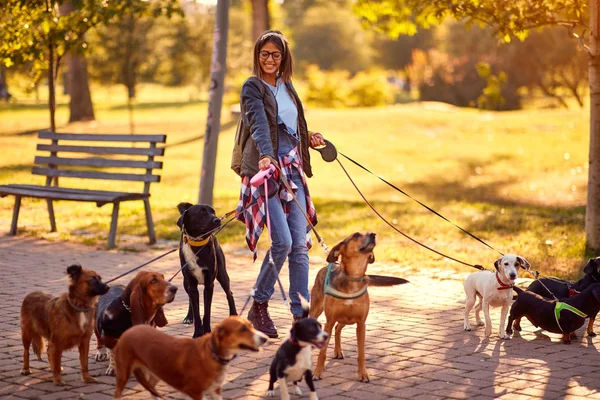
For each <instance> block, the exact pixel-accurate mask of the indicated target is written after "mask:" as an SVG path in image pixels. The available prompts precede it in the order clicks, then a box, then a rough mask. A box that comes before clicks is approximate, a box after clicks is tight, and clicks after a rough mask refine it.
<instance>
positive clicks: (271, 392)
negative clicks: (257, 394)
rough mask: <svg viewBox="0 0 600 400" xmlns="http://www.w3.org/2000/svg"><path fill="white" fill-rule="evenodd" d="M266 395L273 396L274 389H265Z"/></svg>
mask: <svg viewBox="0 0 600 400" xmlns="http://www.w3.org/2000/svg"><path fill="white" fill-rule="evenodd" d="M267 397H275V391H274V390H267Z"/></svg>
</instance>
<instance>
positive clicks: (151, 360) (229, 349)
mask: <svg viewBox="0 0 600 400" xmlns="http://www.w3.org/2000/svg"><path fill="white" fill-rule="evenodd" d="M266 341H267V336H266V335H264V334H263V333H261V332H259V331H257V330H255V329H254V328H253V327H252V324H251V323H250V321H248V320H246V319H244V318H242V317H238V316H231V317H229V318H227V319H225V320H224V321H223V322H221V323H220V324H217V325H216V326H215V327H214V329H213V332H212V333H207V334H205V335H204V336H201V337H199V338H197V339H191V338H184V337H174V336H169V335H167V334H166V333H162V332H159V331H158V330H156V329H152V328H151V327H150V326H147V325H137V326H134V327H133V328H131V329H128V330H127V332H125V333H124V334H123V336H121V339H119V342H118V343H117V347H116V349H115V356H116V360H117V388H116V390H115V397H114V398H115V399H119V398H121V393H122V392H123V389H124V388H125V385H126V384H127V380H128V379H129V376H130V375H131V373H132V372H133V374H134V376H135V378H136V379H137V381H138V382H139V383H140V384H141V385H142V386H143V387H144V388H146V390H148V391H149V392H150V393H152V394H153V395H154V396H156V397H160V395H159V394H158V392H157V391H156V388H155V386H156V384H157V383H158V381H159V380H160V381H164V382H165V383H167V384H168V385H170V386H172V387H173V388H175V389H177V390H179V391H180V392H182V393H184V394H186V395H188V396H190V397H191V398H192V399H194V400H202V396H203V393H204V392H207V393H208V394H210V396H211V397H212V398H213V399H221V387H222V386H223V382H224V380H225V372H226V367H227V364H228V363H229V362H230V361H231V360H232V359H233V358H234V357H235V356H236V354H237V353H239V352H240V351H258V350H259V347H260V346H261V345H263V344H264V343H265V342H266Z"/></svg>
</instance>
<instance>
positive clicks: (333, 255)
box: [327, 240, 346, 263]
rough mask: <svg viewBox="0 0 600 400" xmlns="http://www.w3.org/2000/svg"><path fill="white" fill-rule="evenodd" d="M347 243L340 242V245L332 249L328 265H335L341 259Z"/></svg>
mask: <svg viewBox="0 0 600 400" xmlns="http://www.w3.org/2000/svg"><path fill="white" fill-rule="evenodd" d="M345 244H346V243H345V242H344V241H343V240H342V241H341V242H339V243H338V244H336V245H335V246H333V248H332V249H331V251H330V252H329V254H328V255H327V262H328V263H334V262H336V261H337V260H338V258H339V257H340V253H341V251H342V246H344V245H345Z"/></svg>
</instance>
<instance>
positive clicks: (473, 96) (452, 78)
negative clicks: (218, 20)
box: [0, 0, 587, 119]
mask: <svg viewBox="0 0 600 400" xmlns="http://www.w3.org/2000/svg"><path fill="white" fill-rule="evenodd" d="M352 3H353V2H351V1H350V0H284V1H282V2H275V1H272V0H270V1H267V0H235V1H232V2H231V9H230V32H229V46H228V55H227V69H228V71H227V81H226V83H227V85H228V87H229V89H230V91H229V94H228V95H227V96H226V101H227V102H229V103H235V102H237V101H238V94H239V87H240V86H241V83H242V82H243V80H244V79H245V77H247V76H248V74H249V72H250V71H251V63H252V57H251V54H252V46H253V43H254V40H255V36H257V34H256V32H258V31H262V30H263V29H264V27H266V26H269V25H270V26H271V27H276V28H279V29H281V30H282V31H283V32H284V33H285V34H286V36H287V37H288V38H289V39H290V42H291V45H292V47H293V49H294V55H295V56H296V66H297V69H296V79H297V80H299V81H300V82H301V83H303V84H304V91H305V95H306V96H307V98H308V101H309V102H311V103H313V104H315V105H318V106H324V107H351V106H374V105H381V104H386V103H394V102H397V101H404V100H410V99H414V98H418V99H420V100H433V101H444V102H447V103H450V104H454V105H457V106H473V107H481V108H488V109H501V110H508V109H518V108H521V107H522V106H523V104H524V101H526V100H528V99H530V98H536V99H540V98H543V99H545V100H546V101H544V104H547V105H551V106H564V107H567V106H569V105H575V104H578V105H580V106H583V104H584V98H585V95H586V87H587V57H586V54H585V52H583V51H581V49H580V46H578V42H577V41H576V40H574V39H573V38H572V37H570V36H569V34H568V32H567V30H566V29H564V28H561V27H555V28H550V29H545V30H543V31H534V32H531V33H530V35H529V36H528V37H527V38H525V39H524V40H523V41H520V40H513V41H512V42H510V43H502V44H501V43H499V42H498V40H497V38H496V37H495V36H494V32H493V31H492V29H491V28H489V27H481V26H478V25H472V26H469V27H465V23H461V22H455V21H446V22H444V23H443V24H441V25H439V26H436V27H430V28H426V29H425V28H422V29H420V30H418V31H417V30H416V29H415V30H412V31H409V33H411V35H402V36H399V37H398V38H397V39H392V38H390V37H389V36H387V35H384V34H383V33H377V32H376V31H373V30H365V29H364V27H363V26H362V25H361V19H359V17H358V16H357V15H356V13H355V12H353V8H352V7H353V4H352ZM179 4H180V6H181V8H182V13H181V14H178V13H176V14H174V15H171V14H170V15H169V17H167V16H164V15H161V14H160V13H158V14H156V13H151V12H150V13H149V12H146V13H142V12H138V11H136V10H131V9H130V10H125V11H123V12H122V13H121V15H120V18H118V19H114V20H113V21H111V23H107V24H98V25H97V26H95V27H94V28H93V29H90V30H89V32H87V33H86V36H85V42H84V44H83V46H82V47H80V48H79V50H80V51H79V52H78V53H77V55H78V56H80V57H83V56H84V55H85V59H84V60H85V62H86V66H87V71H86V70H85V68H83V67H82V66H81V64H79V66H78V65H77V64H75V65H73V63H72V62H69V63H68V64H67V66H66V68H64V70H65V72H68V71H69V70H73V69H76V68H79V70H80V71H81V70H82V68H83V72H87V74H88V75H89V79H90V80H92V81H94V82H98V83H101V84H122V85H124V91H125V94H126V98H127V99H128V100H132V99H135V96H136V85H137V84H138V83H140V82H151V83H158V84H163V85H169V86H183V85H191V86H193V87H197V88H198V93H199V94H200V93H203V92H204V91H205V90H206V89H207V85H208V80H209V67H210V57H211V51H212V32H213V31H212V29H213V24H214V18H215V15H214V14H215V11H214V6H205V5H200V4H196V3H194V2H189V1H183V0H181V1H180V3H179ZM253 20H254V23H253ZM257 20H258V21H257ZM465 28H466V29H465ZM81 50H85V52H82V51H81ZM33 70H34V68H33V65H32V63H31V62H25V63H22V64H20V65H12V66H10V67H9V68H7V69H6V70H5V71H2V72H3V73H0V77H1V78H0V85H5V87H8V88H9V90H8V91H9V92H10V86H11V85H23V86H26V87H28V88H30V89H32V88H35V87H36V86H38V85H39V84H40V83H45V78H44V76H43V75H41V74H39V73H36V72H35V71H33ZM61 77H64V79H61ZM66 77H68V75H67V74H63V75H59V76H58V78H59V81H62V82H63V83H64V84H66V86H67V87H66V90H67V92H69V93H71V94H73V93H75V92H73V93H72V91H73V89H79V87H80V86H82V85H83V84H82V83H81V82H82V79H83V80H84V81H85V80H87V79H88V77H87V75H86V74H83V76H82V77H81V78H80V79H79V81H78V82H79V83H76V84H73V83H72V84H71V85H69V82H70V81H69V79H68V78H66ZM74 85H75V86H78V87H77V88H73V86H74ZM301 86H302V85H301ZM0 91H1V88H0ZM92 97H93V96H92ZM124 99H125V96H124ZM78 103H82V102H81V101H78ZM90 112H91V113H92V114H91V118H92V119H93V111H89V112H88V114H89V113H90ZM83 114H85V112H84V113H83Z"/></svg>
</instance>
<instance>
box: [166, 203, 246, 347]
mask: <svg viewBox="0 0 600 400" xmlns="http://www.w3.org/2000/svg"><path fill="white" fill-rule="evenodd" d="M177 209H178V210H179V213H180V214H181V216H180V217H179V220H178V221H177V225H178V226H179V228H180V229H181V239H180V242H179V246H180V247H179V260H180V262H181V266H182V268H183V266H184V265H186V267H185V268H183V269H182V273H183V287H184V288H185V291H186V293H187V294H188V297H189V307H188V313H187V316H186V317H185V318H184V319H183V323H184V324H190V323H192V322H193V323H194V337H195V338H197V337H200V336H202V335H204V334H205V333H207V332H210V310H211V306H212V299H213V292H214V283H215V279H216V280H217V281H219V283H220V284H221V287H222V288H223V290H224V291H225V295H226V296H227V303H228V304H229V315H237V311H236V309H235V301H234V300H233V294H232V293H231V288H230V285H229V275H228V274H227V269H226V266H225V255H224V254H223V250H222V249H221V246H220V245H219V242H218V241H217V238H216V237H215V236H214V235H213V234H212V233H213V232H214V231H215V229H217V228H218V227H219V226H221V220H220V219H219V218H218V217H217V216H216V215H215V210H214V209H213V208H212V207H210V206H207V205H205V204H196V205H193V204H190V203H179V204H178V205H177ZM198 285H204V319H202V318H200V294H199V292H198Z"/></svg>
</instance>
